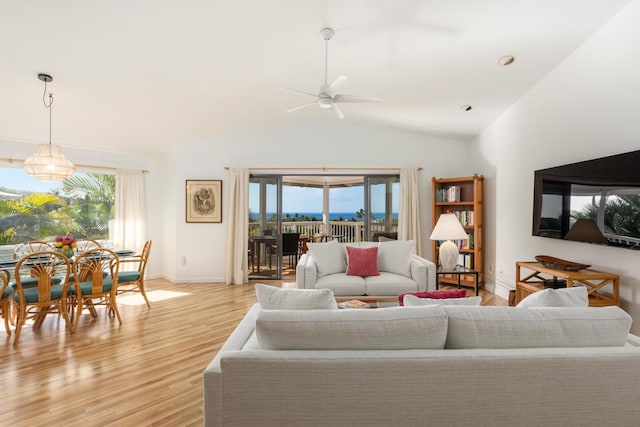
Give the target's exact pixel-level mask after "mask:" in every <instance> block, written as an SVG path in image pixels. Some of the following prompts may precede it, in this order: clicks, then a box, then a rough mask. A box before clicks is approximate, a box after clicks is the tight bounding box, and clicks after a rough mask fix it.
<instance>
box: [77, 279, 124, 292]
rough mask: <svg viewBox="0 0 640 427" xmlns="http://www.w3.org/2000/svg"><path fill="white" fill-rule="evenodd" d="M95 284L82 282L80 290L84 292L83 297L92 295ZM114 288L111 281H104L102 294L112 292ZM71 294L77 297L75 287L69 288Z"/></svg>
mask: <svg viewBox="0 0 640 427" xmlns="http://www.w3.org/2000/svg"><path fill="white" fill-rule="evenodd" d="M92 285H93V282H91V281H89V282H80V289H81V290H82V295H91V292H92V291H93V289H92ZM112 286H113V282H112V281H111V279H104V280H103V281H102V292H109V291H111V287H112ZM69 293H70V294H73V295H75V293H76V288H75V286H70V287H69Z"/></svg>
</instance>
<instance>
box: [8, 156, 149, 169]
mask: <svg viewBox="0 0 640 427" xmlns="http://www.w3.org/2000/svg"><path fill="white" fill-rule="evenodd" d="M0 161H3V162H7V163H10V164H13V163H24V159H12V158H10V157H0ZM74 166H76V167H79V168H89V169H97V170H104V171H113V172H115V171H117V170H118V169H119V168H113V167H110V166H95V165H84V164H80V163H74ZM142 173H149V171H148V170H146V169H142Z"/></svg>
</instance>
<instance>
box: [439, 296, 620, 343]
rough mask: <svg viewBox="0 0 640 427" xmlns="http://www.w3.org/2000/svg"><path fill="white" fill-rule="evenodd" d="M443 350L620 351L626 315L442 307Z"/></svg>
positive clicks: (602, 310)
mask: <svg viewBox="0 0 640 427" xmlns="http://www.w3.org/2000/svg"><path fill="white" fill-rule="evenodd" d="M442 308H443V310H444V312H445V313H446V314H447V317H448V322H449V327H448V332H447V344H446V348H458V349H459V348H540V347H608V346H624V344H625V342H626V338H627V334H628V333H629V329H630V328H631V316H629V315H628V314H627V313H625V312H624V310H622V309H620V308H619V307H616V306H610V307H541V308H533V307H532V308H518V307H469V306H443V307H442Z"/></svg>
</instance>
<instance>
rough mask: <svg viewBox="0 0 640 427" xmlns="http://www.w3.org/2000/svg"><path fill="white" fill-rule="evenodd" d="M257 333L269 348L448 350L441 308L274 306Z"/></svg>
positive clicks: (262, 317) (258, 324)
mask: <svg viewBox="0 0 640 427" xmlns="http://www.w3.org/2000/svg"><path fill="white" fill-rule="evenodd" d="M256 334H257V336H258V342H259V343H260V346H261V347H262V348H263V349H265V350H377V349H378V350H401V349H443V348H444V344H445V340H446V336H447V316H446V315H445V313H444V311H443V309H442V307H441V306H424V307H390V308H379V309H373V310H368V309H351V310H349V309H346V310H303V311H300V310H297V311H288V310H268V311H262V312H260V313H259V314H258V318H257V320H256Z"/></svg>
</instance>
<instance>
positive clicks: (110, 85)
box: [0, 0, 629, 153]
mask: <svg viewBox="0 0 640 427" xmlns="http://www.w3.org/2000/svg"><path fill="white" fill-rule="evenodd" d="M628 1H629V0H607V1H602V0H529V1H525V0H393V1H391V0H386V1H385V0H271V1H262V0H236V1H230V0H227V1H218V0H185V1H175V0H109V1H101V2H97V1H88V0H58V1H54V2H52V1H41V0H23V1H3V2H2V3H0V61H1V64H2V66H0V140H6V141H26V142H34V143H42V142H46V141H47V140H48V127H49V123H48V112H47V110H46V109H45V108H44V106H43V105H42V91H43V83H42V82H41V81H39V80H38V79H37V74H38V73H42V72H44V73H48V74H51V75H52V76H53V78H54V80H53V82H52V83H51V84H50V85H49V89H50V90H51V92H53V94H54V97H55V102H54V106H53V141H54V143H57V144H60V145H62V146H67V147H80V148H90V149H99V150H107V151H119V152H131V153H150V152H158V151H159V152H165V151H168V150H169V149H170V147H171V146H172V145H174V144H180V143H185V142H190V141H206V140H211V139H214V138H219V137H224V136H225V135H227V134H229V133H233V132H241V131H243V130H247V129H252V128H260V127H269V126H271V125H282V124H286V123H288V122H296V121H298V120H306V119H321V120H336V119H334V118H332V116H331V115H330V114H329V113H328V112H327V111H326V110H322V109H320V108H318V107H317V106H315V105H313V106H311V107H308V108H305V109H302V110H299V111H295V112H292V113H286V112H285V111H286V110H287V109H290V108H292V107H295V106H297V105H300V104H303V103H305V102H309V101H312V100H313V99H312V98H310V97H308V96H306V95H304V94H299V93H295V92H288V91H283V90H279V89H275V88H274V87H273V86H276V85H277V86H286V87H290V88H296V89H300V90H303V91H307V92H312V93H316V92H318V89H319V87H320V84H321V83H322V81H323V73H324V69H323V67H324V65H323V61H324V47H325V46H324V41H323V40H322V39H321V38H320V36H319V31H320V29H321V28H323V27H327V26H329V27H332V28H333V29H334V31H335V36H334V37H333V39H332V40H331V41H330V42H329V69H328V74H329V80H330V81H331V80H333V79H335V78H336V77H337V76H338V75H345V76H347V77H348V78H349V81H348V83H347V85H346V87H345V88H344V90H343V92H344V93H348V94H356V95H361V96H371V97H379V98H382V99H383V102H382V103H379V104H343V105H342V110H343V112H344V114H345V116H346V117H345V118H344V119H343V120H359V121H362V120H364V121H373V122H376V123H380V124H385V125H389V126H395V127H399V128H407V129H411V130H416V131H420V132H425V133H428V134H434V135H444V136H451V137H454V138H461V139H465V140H468V139H471V138H472V137H473V136H475V135H477V134H478V133H479V132H481V131H482V130H483V129H484V128H485V127H486V126H487V125H489V124H490V123H491V122H492V121H493V120H494V119H495V118H497V117H498V116H499V115H500V114H501V113H502V112H504V111H505V110H506V109H508V108H509V107H510V106H511V105H512V104H513V103H514V102H516V101H517V100H518V99H519V98H520V97H521V96H522V95H524V94H525V93H526V92H527V91H528V90H529V89H530V88H531V87H532V86H534V85H535V84H536V83H537V82H538V81H540V80H541V79H542V78H543V77H544V76H545V75H546V74H547V73H549V72H550V71H551V70H552V69H553V68H554V67H555V66H556V65H557V64H558V63H559V62H560V61H562V60H563V59H564V58H565V57H566V56H567V55H569V54H570V53H571V52H572V51H574V50H575V49H576V48H577V47H578V46H579V45H580V44H581V43H582V42H584V41H585V40H586V39H587V38H588V37H589V36H590V35H591V34H593V33H594V32H595V31H597V30H598V29H599V28H600V27H601V26H602V25H603V24H604V23H605V22H606V21H608V20H609V19H610V18H611V17H612V16H613V15H615V14H616V13H617V12H618V11H619V10H620V9H621V8H622V7H623V6H624V5H625V4H626V3H628ZM507 54H511V55H514V56H515V57H516V61H515V63H514V64H512V65H511V66H508V67H501V66H500V65H498V64H497V61H498V59H499V58H500V57H501V56H503V55H507ZM464 104H467V105H471V106H472V107H473V108H472V110H471V111H468V112H465V111H462V110H461V108H460V106H461V105H464Z"/></svg>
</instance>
